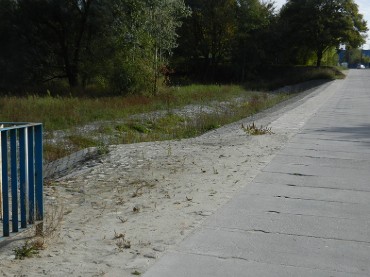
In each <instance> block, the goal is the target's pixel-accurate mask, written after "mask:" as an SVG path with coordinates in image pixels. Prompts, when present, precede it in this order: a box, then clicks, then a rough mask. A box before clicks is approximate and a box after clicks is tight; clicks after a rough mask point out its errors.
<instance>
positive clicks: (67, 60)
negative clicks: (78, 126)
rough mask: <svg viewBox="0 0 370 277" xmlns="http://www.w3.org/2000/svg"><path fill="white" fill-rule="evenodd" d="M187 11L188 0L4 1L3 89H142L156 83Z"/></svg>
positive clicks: (0, 31)
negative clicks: (60, 84) (61, 84)
mask: <svg viewBox="0 0 370 277" xmlns="http://www.w3.org/2000/svg"><path fill="white" fill-rule="evenodd" d="M187 12H188V10H187V9H186V6H185V4H184V2H183V0H165V1H160V0H148V1H141V0H111V1H104V0H64V1H62V0H18V1H14V0H0V35H1V38H2V41H4V43H2V44H1V45H0V65H4V68H6V72H5V73H6V74H1V75H2V76H0V86H3V87H5V86H4V85H5V83H6V80H9V79H12V83H22V85H23V86H29V85H36V86H40V85H41V84H43V83H48V82H51V81H53V82H54V81H56V80H58V79H66V80H67V81H68V84H69V86H70V88H71V89H72V90H75V89H76V88H82V89H85V87H86V86H91V85H94V84H98V86H100V87H104V89H107V90H113V91H115V92H120V93H123V92H124V91H126V92H127V91H128V90H131V89H129V87H131V88H133V87H136V88H135V89H133V90H134V91H138V90H140V89H142V88H143V86H142V85H139V86H137V84H138V83H140V82H141V80H144V79H151V77H149V76H148V75H149V74H150V75H152V76H154V78H153V79H155V80H156V79H157V77H158V69H159V67H160V66H159V65H160V63H162V62H163V63H165V60H166V58H167V57H168V56H170V55H171V53H172V49H173V48H174V47H176V39H177V28H178V27H179V26H180V25H181V19H182V17H183V16H186V15H187ZM7 64H9V65H10V66H7V67H6V66H5V65H7ZM18 65H21V66H18ZM147 69H150V70H147ZM149 71H150V72H149ZM146 73H147V74H148V75H146V76H143V77H142V76H141V75H145V74H146ZM4 75H6V77H4V78H3V76H4ZM7 77H12V78H7ZM17 79H18V80H17ZM19 79H22V81H20V80H19ZM14 80H17V82H15V81H14ZM144 83H148V81H145V82H142V84H144ZM8 84H10V82H8ZM144 86H145V85H144ZM156 87H157V86H156V85H155V86H154V89H155V90H156Z"/></svg>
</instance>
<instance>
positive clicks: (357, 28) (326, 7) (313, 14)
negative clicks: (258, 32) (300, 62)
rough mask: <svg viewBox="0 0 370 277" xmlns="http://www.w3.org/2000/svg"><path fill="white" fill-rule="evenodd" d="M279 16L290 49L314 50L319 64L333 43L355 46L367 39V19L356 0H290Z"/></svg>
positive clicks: (336, 45)
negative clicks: (364, 17)
mask: <svg viewBox="0 0 370 277" xmlns="http://www.w3.org/2000/svg"><path fill="white" fill-rule="evenodd" d="M280 20H281V24H282V26H283V28H284V29H285V31H286V33H285V37H286V38H287V41H288V46H289V49H290V50H292V51H296V50H297V49H299V50H302V49H303V50H309V51H313V52H314V53H315V54H316V57H317V62H316V65H317V66H320V64H321V59H322V57H323V53H324V52H325V51H326V50H328V49H330V48H331V47H339V45H340V44H347V45H349V46H351V47H354V48H356V47H359V46H360V45H362V44H363V43H364V42H365V40H364V33H365V32H366V31H367V26H366V22H365V20H364V19H363V16H362V15H361V14H360V13H359V11H358V6H357V5H356V3H355V2H354V1H353V0H288V2H287V3H286V4H285V5H284V6H283V7H282V10H281V14H280Z"/></svg>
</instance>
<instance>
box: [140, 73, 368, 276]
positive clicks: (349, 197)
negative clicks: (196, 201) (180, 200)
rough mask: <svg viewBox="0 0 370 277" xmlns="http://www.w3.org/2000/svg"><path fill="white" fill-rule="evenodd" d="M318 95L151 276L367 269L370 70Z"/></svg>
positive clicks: (313, 273)
mask: <svg viewBox="0 0 370 277" xmlns="http://www.w3.org/2000/svg"><path fill="white" fill-rule="evenodd" d="M338 84H340V85H338ZM321 93H328V94H327V95H326V96H327V97H324V98H321V99H325V100H323V101H322V102H321V103H320V105H319V107H318V109H317V111H316V113H315V114H314V115H313V116H311V118H309V119H307V120H306V121H304V124H303V123H302V124H303V125H302V126H299V130H298V131H297V134H296V135H295V136H294V137H293V138H291V139H290V141H289V142H288V143H287V145H286V147H285V148H284V149H283V150H281V151H280V152H279V153H278V154H277V155H276V157H275V158H274V159H273V160H272V161H271V162H270V163H269V164H268V165H267V166H266V167H265V168H264V170H263V171H262V172H261V173H260V174H259V175H258V176H257V177H256V178H255V179H254V180H253V182H252V183H250V184H248V185H247V186H246V187H245V188H244V189H243V190H241V191H240V192H239V193H238V195H237V196H236V197H234V198H233V199H232V200H231V201H230V202H229V203H228V204H226V205H225V206H224V207H222V208H221V209H220V210H219V211H218V212H216V213H215V214H214V215H212V216H211V217H209V218H208V220H207V221H206V222H205V223H204V224H203V225H202V227H201V228H200V229H198V230H196V231H195V232H193V233H192V234H191V235H190V236H189V237H187V238H186V239H185V240H184V241H183V242H182V243H181V245H179V247H177V248H176V249H174V250H171V251H169V252H168V253H166V254H165V255H164V256H163V257H162V258H161V259H160V260H159V261H158V262H157V263H156V264H154V266H153V267H151V268H150V269H149V270H148V271H147V272H146V274H144V276H146V277H167V276H168V277H170V276H171V277H185V276H186V277H193V276H194V277H195V276H200V277H203V276H212V277H214V276H217V277H218V276H220V277H221V276H274V277H275V276H284V277H285V276H315V277H316V276H328V277H329V276H370V70H351V71H350V72H349V74H348V77H347V79H346V80H344V81H336V82H334V83H333V84H332V85H331V86H330V87H329V89H328V90H326V91H323V92H321ZM318 97H319V96H318ZM321 97H322V96H321ZM302 122H303V121H302Z"/></svg>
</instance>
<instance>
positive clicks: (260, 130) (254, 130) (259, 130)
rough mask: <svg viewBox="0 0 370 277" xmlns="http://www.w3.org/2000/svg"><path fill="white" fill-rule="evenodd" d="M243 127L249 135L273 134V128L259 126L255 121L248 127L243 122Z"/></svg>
mask: <svg viewBox="0 0 370 277" xmlns="http://www.w3.org/2000/svg"><path fill="white" fill-rule="evenodd" d="M242 129H243V130H244V131H245V132H246V133H247V134H249V135H252V136H258V135H265V134H269V135H271V134H273V132H272V131H271V128H268V127H263V126H261V127H257V126H256V125H255V124H254V122H253V123H252V124H250V125H248V126H247V127H245V126H244V125H243V124H242Z"/></svg>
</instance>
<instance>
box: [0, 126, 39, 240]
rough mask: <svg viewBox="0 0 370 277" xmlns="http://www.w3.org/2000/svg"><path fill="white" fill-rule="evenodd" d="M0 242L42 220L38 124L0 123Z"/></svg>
mask: <svg viewBox="0 0 370 277" xmlns="http://www.w3.org/2000/svg"><path fill="white" fill-rule="evenodd" d="M0 134H1V136H0V145H1V147H0V164H1V168H0V221H2V227H0V241H1V240H3V239H4V238H5V237H9V236H11V235H12V234H16V233H18V232H19V231H21V230H22V229H25V228H27V227H30V226H31V225H33V224H36V223H38V222H40V221H42V220H43V216H44V209H43V174H42V170H43V169H42V161H43V158H42V151H43V147H42V124H40V123H11V122H0Z"/></svg>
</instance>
